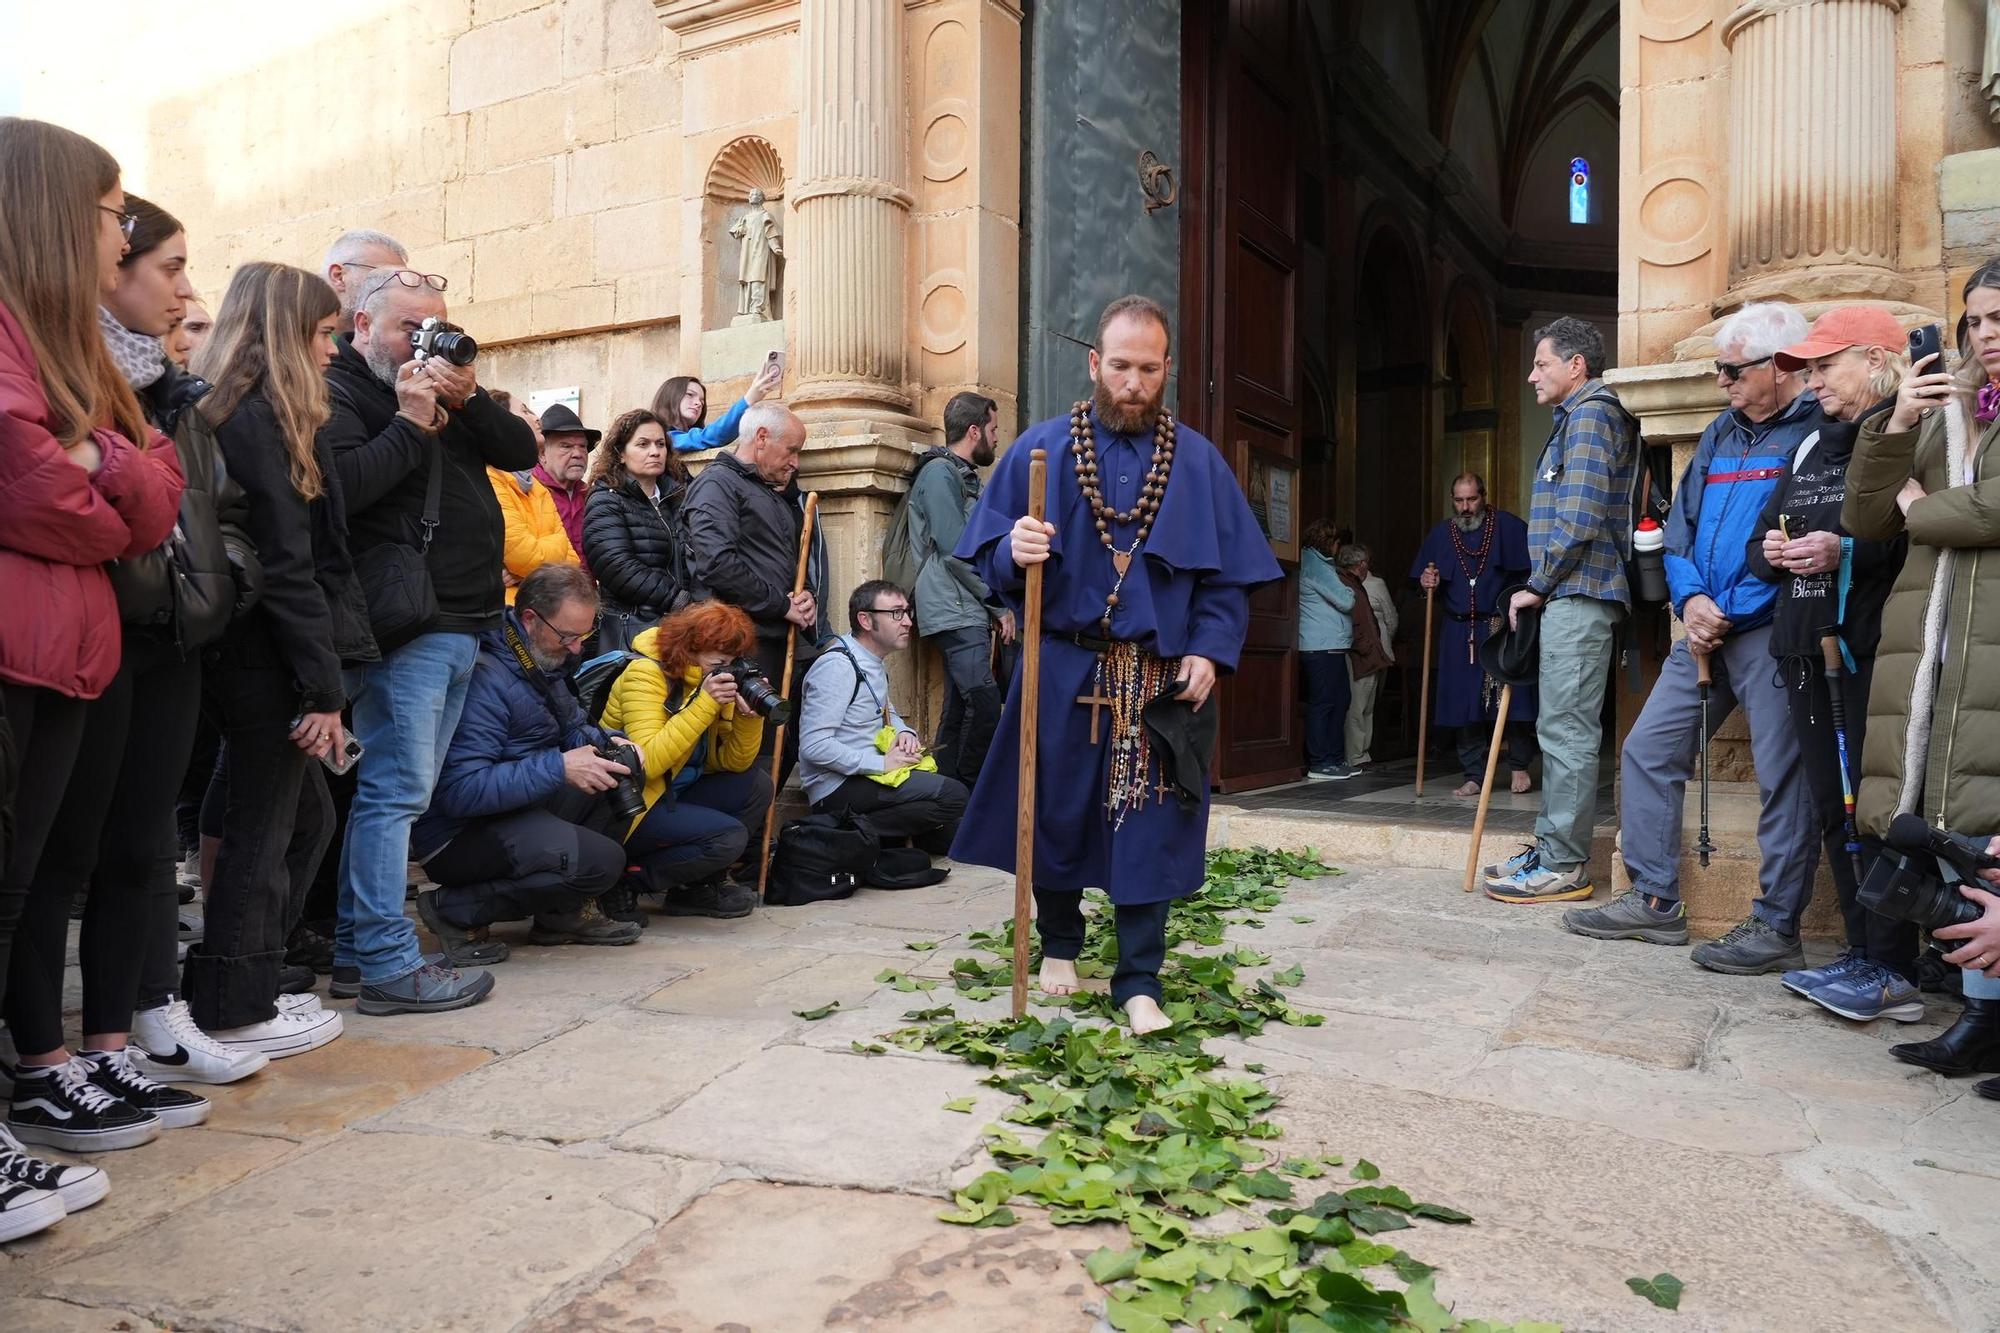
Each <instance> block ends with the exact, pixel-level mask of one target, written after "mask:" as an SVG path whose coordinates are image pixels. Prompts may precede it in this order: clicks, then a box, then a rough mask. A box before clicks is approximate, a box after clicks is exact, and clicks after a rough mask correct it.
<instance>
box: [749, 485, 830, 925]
mask: <svg viewBox="0 0 2000 1333" xmlns="http://www.w3.org/2000/svg"><path fill="white" fill-rule="evenodd" d="M818 517H819V492H818V491H807V492H806V520H805V523H804V525H803V526H802V527H801V528H800V529H799V572H798V573H797V574H796V575H795V576H793V578H792V595H793V596H794V597H796V596H798V595H799V594H800V593H802V592H804V591H805V590H806V561H807V559H808V558H809V557H810V556H811V555H812V544H813V520H814V519H816V518H818ZM787 625H788V628H787V629H786V630H785V674H784V676H783V677H782V678H781V679H780V680H779V681H778V697H779V698H780V699H790V698H791V697H792V660H793V658H794V656H795V655H796V654H797V653H798V649H799V627H798V626H797V625H792V624H790V623H789V622H787ZM784 762H785V726H784V724H783V723H782V722H781V723H779V724H778V730H777V732H776V734H775V735H773V736H772V738H771V805H770V808H769V809H767V810H765V811H764V847H763V850H762V851H761V852H760V853H758V856H757V897H758V900H759V901H762V899H763V897H764V887H765V885H767V884H768V883H770V879H771V831H772V830H773V829H774V828H775V827H776V826H777V823H778V770H779V769H780V768H781V767H783V765H784Z"/></svg>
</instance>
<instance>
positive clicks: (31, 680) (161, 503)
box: [0, 116, 181, 1239]
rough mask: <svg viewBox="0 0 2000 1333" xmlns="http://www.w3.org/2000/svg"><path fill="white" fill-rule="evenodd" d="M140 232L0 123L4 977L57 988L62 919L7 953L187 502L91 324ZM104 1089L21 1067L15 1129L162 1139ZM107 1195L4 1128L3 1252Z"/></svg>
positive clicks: (27, 126) (84, 171)
mask: <svg viewBox="0 0 2000 1333" xmlns="http://www.w3.org/2000/svg"><path fill="white" fill-rule="evenodd" d="M131 226H132V222H131V220H130V216H129V214H128V213H127V212H126V209H125V191H124V189H123V187H122V186H121V185H120V183H119V172H118V163H117V162H116V161H115V160H113V158H112V157H111V155H110V154H109V153H107V152H105V151H104V150H103V149H102V148H100V147H98V146H97V145H96V144H94V143H92V142H91V141H90V140H88V139H86V138H84V137H83V136H82V135H79V134H75V133H72V132H71V131H69V130H65V129H61V128H59V127H57V126H54V125H49V124H44V123H43V122H41V121H35V120H25V119H21V118H18V117H11V116H10V117H5V118H0V715H4V727H5V729H6V731H7V732H8V733H10V735H11V743H10V744H0V756H6V757H8V758H11V759H12V760H13V761H14V762H11V763H4V764H0V802H4V803H5V809H0V816H11V819H10V818H6V817H0V974H11V973H12V972H13V971H14V970H15V969H18V968H20V967H21V966H23V965H24V964H27V965H29V966H31V967H32V968H33V969H35V970H36V971H38V972H39V971H45V970H47V969H49V968H53V969H54V972H55V975H56V976H57V977H58V978H60V976H61V969H62V949H63V941H64V929H63V928H64V926H65V925H66V924H67V918H68V912H67V911H66V910H65V911H62V912H60V913H58V914H56V916H55V917H54V928H53V930H52V931H51V930H48V929H46V928H38V929H37V930H36V932H35V936H34V938H29V937H28V936H27V934H26V933H25V932H24V934H23V941H22V948H21V950H20V951H19V952H18V953H17V952H15V951H14V950H13V949H12V948H11V946H12V944H13V942H14V935H15V931H16V926H17V924H18V923H19V922H20V921H21V916H22V912H23V909H24V907H25V906H26V905H27V901H28V896H29V892H28V891H29V885H30V884H31V883H32V881H33V879H34V872H35V865H36V863H37V861H39V860H40V858H41V853H42V848H43V846H44V845H45V843H46V841H47V838H48V832H49V828H50V826H51V823H52V821H53V820H54V818H55V816H56V812H57V810H58V808H59V807H60V805H61V802H62V797H63V792H64V790H65V789H66V788H67V786H68V783H69V775H70V772H71V769H72V768H73V767H74V765H75V762H76V756H77V751H78V747H79V745H80V743H81V738H82V734H83V721H84V701H85V700H89V699H94V698H96V697H97V696H98V695H100V694H101V693H103V691H104V689H105V687H106V686H108V685H109V684H110V683H111V680H112V677H113V676H114V675H115V674H116V673H117V670H118V661H119V656H120V636H119V624H118V607H117V599H116V597H115V595H114V594H113V592H112V589H111V580H110V577H109V575H108V574H106V572H105V569H104V563H105V562H106V561H107V560H113V559H118V558H120V557H128V556H139V555H142V554H144V553H145V552H147V551H151V550H153V549H154V548H155V547H157V546H159V545H160V543H161V542H162V541H164V540H165V539H166V537H167V534H168V533H169V532H170V531H172V529H173V525H174V514H175V507H176V506H177V505H178V503H179V501H180V491H181V478H180V469H179V465H178V462H177V460H176V457H175V454H174V450H173V446H172V445H171V444H170V443H169V442H168V441H166V440H165V439H163V438H161V437H160V436H158V435H156V434H155V433H154V432H153V431H152V430H151V429H150V428H149V427H148V426H147V424H146V419H145V417H144V415H143V414H142V413H141V412H140V410H139V400H138V399H137V398H136V397H135V396H134V395H133V393H132V388H131V386H130V385H129V384H128V383H127V382H126V380H125V378H124V376H123V375H121V374H120V373H119V371H118V367H117V365H116V363H114V362H113V360H112V357H111V352H110V349H109V348H108V347H106V345H105V342H104V336H103V333H102V332H101V331H100V329H99V326H98V316H97V307H98V302H99V301H100V300H102V299H103V298H104V297H105V296H106V295H107V294H109V293H110V292H111V291H112V290H113V289H114V288H115V287H116V285H117V282H118V261H119V259H120V258H121V257H122V256H123V255H124V253H125V249H126V242H127V239H128V235H129V231H130V228H131ZM9 823H11V825H12V838H11V845H10V844H9V842H8V841H7V840H6V830H7V827H8V825H9ZM35 924H37V926H38V927H45V925H46V923H43V922H37V923H35ZM51 936H52V937H53V940H54V945H53V950H52V952H51V950H50V949H49V948H48V947H46V944H47V939H48V938H49V937H51ZM31 954H32V955H33V961H32V963H29V961H28V960H29V955H31ZM95 1072H96V1071H95V1070H94V1069H92V1068H91V1067H89V1066H88V1065H87V1064H86V1063H85V1062H84V1061H82V1060H78V1059H73V1058H71V1057H70V1055H69V1053H68V1052H67V1051H66V1050H64V1049H62V1048H61V1047H60V1046H58V1047H57V1048H56V1049H55V1050H53V1051H48V1052H32V1051H25V1050H24V1051H22V1052H21V1063H20V1065H19V1066H18V1067H17V1068H16V1070H15V1071H14V1104H13V1107H12V1108H10V1111H9V1115H8V1122H9V1125H10V1126H18V1125H20V1123H21V1120H22V1114H21V1112H22V1107H23V1105H24V1103H25V1102H28V1101H34V1100H36V1099H40V1100H41V1101H42V1102H44V1103H46V1104H47V1105H49V1106H52V1107H54V1108H55V1109H56V1111H57V1112H58V1114H56V1115H53V1116H51V1117H50V1120H51V1121H52V1122H59V1123H60V1125H61V1126H62V1133H63V1134H64V1135H65V1136H66V1137H68V1138H70V1139H71V1140H72V1141H82V1139H84V1138H88V1139H89V1140H90V1141H91V1146H106V1147H112V1146H129V1145H131V1144H134V1143H142V1142H145V1141H146V1140H147V1139H150V1138H153V1137H154V1136H156V1135H157V1134H158V1133H159V1132H160V1122H159V1118H158V1117H157V1116H154V1115H152V1114H150V1113H148V1112H145V1111H141V1110H139V1109H137V1108H135V1107H132V1106H131V1105H129V1104H128V1103H126V1102H123V1101H121V1100H119V1099H118V1098H117V1097H115V1096H112V1095H111V1094H109V1093H107V1092H105V1091H104V1090H103V1089H102V1088H100V1087H98V1085H97V1084H96V1083H95V1082H93V1081H92V1077H91V1076H92V1075H93V1074H94V1073H95ZM28 1137H30V1138H31V1139H35V1140H37V1141H39V1140H41V1139H45V1138H47V1137H48V1136H47V1135H46V1134H36V1133H30V1135H29V1136H28ZM108 1188H109V1183H108V1181H107V1180H106V1178H105V1175H104V1173H103V1172H102V1171H99V1170H96V1169H95V1168H80V1167H54V1166H50V1165H49V1164H47V1163H43V1162H38V1161H36V1160H35V1159H34V1158H32V1157H29V1156H28V1155H27V1154H26V1153H25V1152H22V1151H20V1150H19V1144H18V1143H17V1142H16V1141H15V1139H14V1137H13V1136H12V1135H11V1134H10V1133H8V1132H7V1131H5V1130H0V1239H11V1238H13V1237H14V1236H21V1235H27V1234H29V1233H31V1232H33V1231H36V1230H39V1229H40V1228H41V1227H43V1226H47V1225H48V1224H49V1223H51V1222H53V1221H54V1220H56V1219H57V1218H59V1217H61V1216H62V1215H63V1212H64V1211H65V1209H70V1210H73V1209H77V1208H82V1207H86V1206H88V1205H89V1204H92V1203H95V1202H96V1201H97V1200H99V1199H101V1198H103V1197H104V1194H105V1192H106V1190H107V1189H108Z"/></svg>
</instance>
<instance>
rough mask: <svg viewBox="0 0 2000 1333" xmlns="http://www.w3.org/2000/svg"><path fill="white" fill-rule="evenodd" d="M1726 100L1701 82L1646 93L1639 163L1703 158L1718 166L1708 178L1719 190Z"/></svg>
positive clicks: (1642, 105) (1641, 110) (1654, 89)
mask: <svg viewBox="0 0 2000 1333" xmlns="http://www.w3.org/2000/svg"><path fill="white" fill-rule="evenodd" d="M1726 105H1727V99H1726V98H1724V97H1718V96H1716V95H1715V93H1714V92H1713V91H1712V89H1711V86H1710V85H1709V84H1708V83H1706V82H1703V81H1696V82H1690V83H1675V84H1668V85H1666V86H1664V87H1658V88H1654V87H1649V88H1647V89H1646V93H1645V98H1644V101H1643V102H1642V104H1641V109H1640V113H1639V154H1640V157H1639V162H1640V163H1641V164H1645V163H1652V162H1658V161H1661V160H1662V159H1665V158H1674V157H1687V156H1691V155H1693V156H1702V157H1707V158H1710V159H1711V160H1714V161H1716V162H1717V163H1718V167H1717V170H1716V171H1715V173H1714V175H1713V176H1712V177H1711V178H1710V179H1712V180H1713V181H1714V183H1715V188H1717V189H1722V188H1724V187H1723V180H1724V173H1723V171H1722V170H1721V168H1720V165H1719V164H1720V162H1721V152H1722V150H1723V147H1724V140H1723V124H1722V123H1723V120H1724V117H1725V116H1726V109H1725V108H1726Z"/></svg>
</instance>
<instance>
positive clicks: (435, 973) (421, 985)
mask: <svg viewBox="0 0 2000 1333" xmlns="http://www.w3.org/2000/svg"><path fill="white" fill-rule="evenodd" d="M492 993H493V974H492V973H491V972H485V971H481V970H480V969H478V968H472V969H470V970H468V971H465V972H460V971H459V970H458V969H457V968H455V967H451V966H449V965H447V964H446V962H445V960H444V955H443V954H426V955H424V963H423V966H422V967H419V968H418V969H417V970H416V971H414V972H408V973H405V974H404V975H402V976H400V977H397V978H396V979H395V980H393V981H384V982H379V983H377V984H374V985H363V986H362V987H361V995H360V998H359V999H357V1000H356V1001H355V1005H354V1007H355V1008H356V1009H358V1010H359V1011H360V1012H362V1013H364V1014H438V1013H443V1012H444V1011H445V1010H447V1009H463V1008H465V1007H466V1006H468V1005H474V1004H478V1003H479V1002H480V1001H481V1000H483V999H485V998H486V997H487V996H488V995H491V994H492Z"/></svg>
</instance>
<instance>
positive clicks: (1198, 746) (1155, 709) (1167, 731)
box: [1139, 681, 1221, 810]
mask: <svg viewBox="0 0 2000 1333" xmlns="http://www.w3.org/2000/svg"><path fill="white" fill-rule="evenodd" d="M1180 694H1181V691H1180V682H1179V681H1174V682H1172V683H1171V684H1170V685H1169V687H1168V688H1167V689H1166V690H1165V691H1163V692H1162V693H1160V694H1158V695H1156V696H1155V697H1153V698H1151V699H1149V700H1147V701H1146V704H1145V706H1144V707H1143V708H1141V709H1140V710H1139V716H1140V717H1141V718H1143V719H1144V721H1145V725H1146V730H1147V731H1148V732H1150V733H1151V735H1152V742H1153V753H1154V754H1155V755H1156V756H1157V757H1158V759H1159V761H1160V773H1161V776H1162V777H1164V778H1165V779H1166V783H1167V785H1168V786H1169V787H1170V788H1172V790H1173V793H1174V797H1175V799H1176V800H1178V801H1179V802H1180V807H1181V809H1183V810H1192V809H1194V808H1195V807H1196V806H1197V805H1199V804H1201V798H1202V797H1203V796H1204V795H1205V794H1207V792H1208V757H1209V755H1211V754H1213V753H1214V752H1215V735H1216V731H1217V730H1218V728H1219V727H1220V725H1221V723H1220V721H1219V715H1220V713H1221V710H1220V709H1219V708H1217V707H1216V702H1215V697H1214V696H1213V695H1210V696H1209V698H1208V701H1207V702H1206V703H1205V704H1204V705H1203V706H1202V707H1201V708H1200V710H1198V711H1197V710H1196V708H1195V706H1194V705H1193V704H1191V703H1189V702H1188V701H1187V700H1185V699H1183V698H1181V697H1180Z"/></svg>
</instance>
